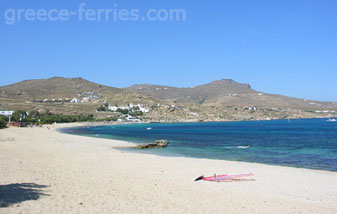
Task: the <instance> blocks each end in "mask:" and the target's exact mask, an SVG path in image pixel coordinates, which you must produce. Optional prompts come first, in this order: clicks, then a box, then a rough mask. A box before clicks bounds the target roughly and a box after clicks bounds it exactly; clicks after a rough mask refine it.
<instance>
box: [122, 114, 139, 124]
mask: <svg viewBox="0 0 337 214" xmlns="http://www.w3.org/2000/svg"><path fill="white" fill-rule="evenodd" d="M125 119H126V120H127V121H130V122H138V123H139V122H141V120H140V119H138V118H135V117H132V116H131V115H128V116H127V117H126V118H125Z"/></svg>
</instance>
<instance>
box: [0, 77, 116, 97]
mask: <svg viewBox="0 0 337 214" xmlns="http://www.w3.org/2000/svg"><path fill="white" fill-rule="evenodd" d="M83 92H96V93H97V94H98V95H99V96H111V95H114V94H116V93H120V92H122V90H121V89H118V88H114V87H109V86H104V85H100V84H96V83H93V82H90V81H88V80H85V79H82V78H63V77H52V78H49V79H36V80H25V81H22V82H18V83H15V84H12V85H8V86H3V87H0V97H3V98H12V99H17V98H20V99H29V100H31V99H59V98H63V99H65V98H74V97H77V96H78V94H81V93H83Z"/></svg>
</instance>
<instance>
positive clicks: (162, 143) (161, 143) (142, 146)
mask: <svg viewBox="0 0 337 214" xmlns="http://www.w3.org/2000/svg"><path fill="white" fill-rule="evenodd" d="M168 144H169V142H168V141H167V140H156V141H154V142H153V143H145V144H140V145H137V146H136V148H137V149H149V148H163V147H166V146H167V145H168Z"/></svg>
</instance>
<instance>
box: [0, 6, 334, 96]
mask: <svg viewBox="0 0 337 214" xmlns="http://www.w3.org/2000/svg"><path fill="white" fill-rule="evenodd" d="M81 2H86V3H87V5H86V6H85V8H91V9H99V8H112V7H113V5H114V4H117V7H115V8H117V9H122V8H127V9H134V8H135V9H139V10H141V11H146V10H147V9H150V8H155V9H161V8H163V9H172V8H182V9H184V10H185V11H186V21H184V22H175V21H173V22H170V21H166V22H159V21H157V22H151V21H117V22H116V21H83V20H82V21H79V20H77V19H71V20H70V21H63V22H62V21H24V20H21V21H17V22H16V23H15V24H12V25H7V24H6V23H5V21H6V20H5V12H6V11H7V9H20V8H22V9H29V8H31V9H35V10H37V9H49V10H50V9H53V8H56V9H62V8H65V9H69V10H72V11H75V10H77V8H78V7H79V4H80V3H81ZM336 11H337V1H336V0H295V1H294V0H282V1H271V0H231V1H228V0H218V1H215V0H207V1H206V0H193V1H192V0H160V1H159V0H142V1H139V0H134V1H131V0H118V1H114V0H104V1H103V0H95V1H94V0H92V1H78V0H58V1H46V0H40V1H37V0H30V1H27V0H1V1H0V12H1V14H0V50H1V51H0V64H1V67H0V72H1V78H0V85H7V84H11V83H14V82H17V81H21V80H25V79H36V78H48V77H52V76H65V77H79V76H80V77H83V78H86V79H88V80H91V81H94V82H98V83H102V84H105V85H110V86H115V87H126V86H129V85H132V84H136V83H152V84H164V85H172V86H194V85H198V84H203V83H206V82H209V81H212V80H216V79H222V78H232V79H234V80H236V81H238V82H244V83H250V84H251V85H252V87H253V88H254V89H256V90H260V91H264V92H269V93H278V94H283V95H288V96H294V97H301V98H307V99H316V100H327V101H337V12H336Z"/></svg>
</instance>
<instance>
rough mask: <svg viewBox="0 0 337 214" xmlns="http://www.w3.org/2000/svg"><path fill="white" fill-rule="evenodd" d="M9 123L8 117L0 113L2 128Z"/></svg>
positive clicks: (0, 125) (0, 126)
mask: <svg viewBox="0 0 337 214" xmlns="http://www.w3.org/2000/svg"><path fill="white" fill-rule="evenodd" d="M6 124H7V121H6V117H4V116H1V115H0V129H1V128H5V127H6Z"/></svg>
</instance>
